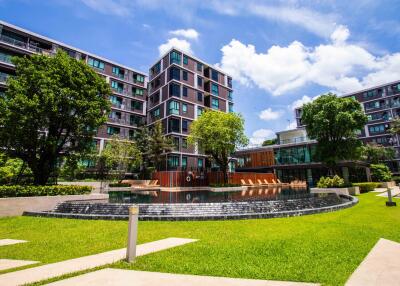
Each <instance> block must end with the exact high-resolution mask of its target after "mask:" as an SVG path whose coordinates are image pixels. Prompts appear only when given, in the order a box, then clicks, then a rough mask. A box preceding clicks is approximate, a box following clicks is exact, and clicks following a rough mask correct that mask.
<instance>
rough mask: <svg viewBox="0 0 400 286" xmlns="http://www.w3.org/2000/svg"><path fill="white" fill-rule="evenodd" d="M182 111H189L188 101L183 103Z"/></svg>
mask: <svg viewBox="0 0 400 286" xmlns="http://www.w3.org/2000/svg"><path fill="white" fill-rule="evenodd" d="M182 112H183V113H187V104H186V103H182Z"/></svg>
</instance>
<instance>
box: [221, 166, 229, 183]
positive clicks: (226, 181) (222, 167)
mask: <svg viewBox="0 0 400 286" xmlns="http://www.w3.org/2000/svg"><path fill="white" fill-rule="evenodd" d="M221 171H222V173H223V174H224V184H225V185H226V184H228V166H227V165H225V164H224V165H221Z"/></svg>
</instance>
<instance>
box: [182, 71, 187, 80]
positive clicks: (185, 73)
mask: <svg viewBox="0 0 400 286" xmlns="http://www.w3.org/2000/svg"><path fill="white" fill-rule="evenodd" d="M182 79H183V80H188V73H187V71H182Z"/></svg>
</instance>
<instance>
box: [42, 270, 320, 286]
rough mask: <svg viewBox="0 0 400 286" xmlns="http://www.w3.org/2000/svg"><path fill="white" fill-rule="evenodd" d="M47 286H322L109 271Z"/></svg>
mask: <svg viewBox="0 0 400 286" xmlns="http://www.w3.org/2000/svg"><path fill="white" fill-rule="evenodd" d="M47 285H48V286H50V285H51V286H159V285H168V286H188V285H190V286H204V285H207V286H315V285H319V284H314V283H302V282H286V281H272V280H255V279H239V278H225V277H212V276H199V275H182V274H171V273H159V272H146V271H134V270H123V269H111V268H106V269H102V270H98V271H94V272H91V273H87V274H83V275H80V276H76V277H72V278H69V279H65V280H61V281H57V282H53V283H50V284H47Z"/></svg>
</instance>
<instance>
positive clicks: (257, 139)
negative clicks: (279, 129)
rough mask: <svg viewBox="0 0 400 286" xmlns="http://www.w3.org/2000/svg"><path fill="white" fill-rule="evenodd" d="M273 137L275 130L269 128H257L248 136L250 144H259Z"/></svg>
mask: <svg viewBox="0 0 400 286" xmlns="http://www.w3.org/2000/svg"><path fill="white" fill-rule="evenodd" d="M272 138H275V132H274V131H272V130H270V129H258V130H256V131H254V132H253V134H252V135H251V137H250V144H252V145H261V144H262V143H263V142H264V140H266V139H272Z"/></svg>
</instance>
